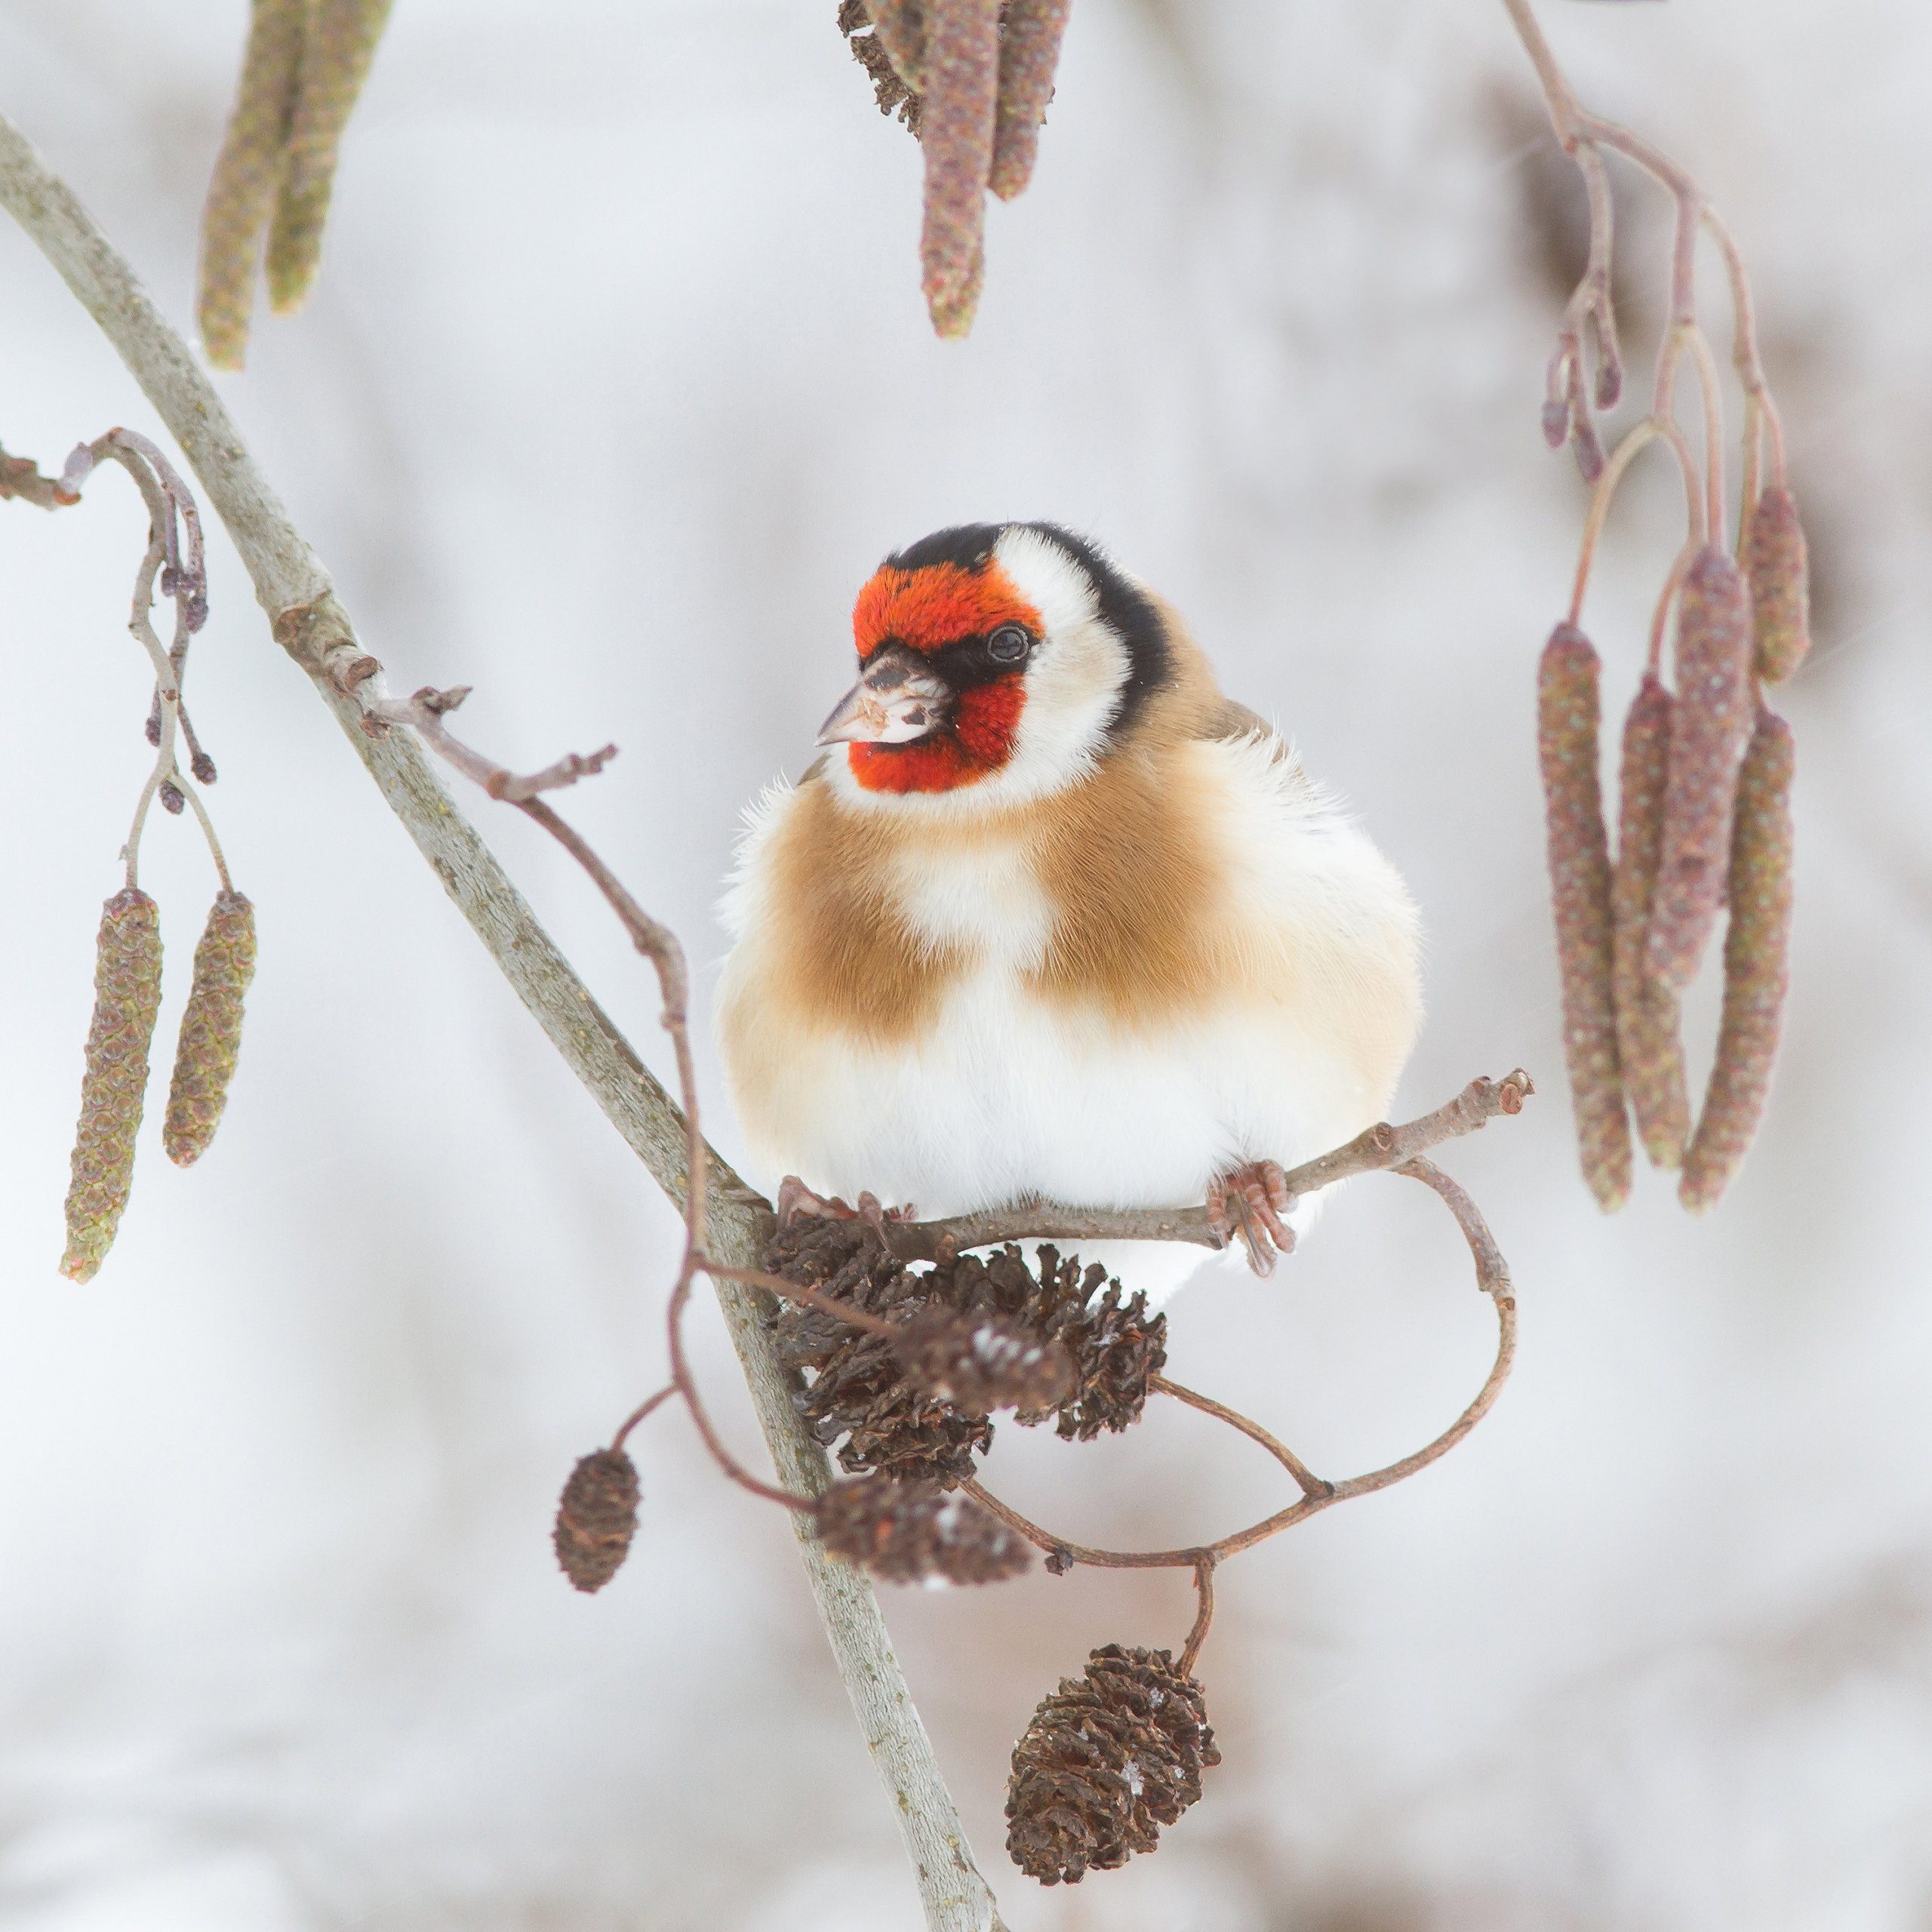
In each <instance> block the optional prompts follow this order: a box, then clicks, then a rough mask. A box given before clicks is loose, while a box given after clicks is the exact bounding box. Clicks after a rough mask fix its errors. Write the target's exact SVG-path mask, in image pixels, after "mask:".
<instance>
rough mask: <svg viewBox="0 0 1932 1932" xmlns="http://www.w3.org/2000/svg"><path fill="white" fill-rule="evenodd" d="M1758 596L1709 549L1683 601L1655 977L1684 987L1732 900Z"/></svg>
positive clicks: (1654, 907) (1656, 905) (1654, 905)
mask: <svg viewBox="0 0 1932 1932" xmlns="http://www.w3.org/2000/svg"><path fill="white" fill-rule="evenodd" d="M1751 653H1752V636H1751V593H1750V592H1749V589H1747V588H1746V585H1745V582H1744V578H1743V574H1741V573H1740V571H1739V570H1738V568H1737V565H1735V564H1734V563H1733V562H1732V561H1731V560H1730V558H1728V557H1727V556H1726V555H1724V552H1722V551H1721V550H1720V549H1717V548H1716V547H1715V546H1714V545H1710V544H1707V545H1706V546H1705V547H1704V548H1703V549H1701V550H1700V551H1699V552H1697V558H1696V560H1695V561H1694V562H1693V563H1692V565H1691V566H1690V571H1689V572H1688V573H1687V574H1686V576H1685V577H1684V588H1683V590H1682V592H1681V595H1679V598H1678V606H1677V709H1676V713H1675V716H1674V717H1673V718H1672V721H1671V732H1670V777H1669V781H1668V783H1666V786H1665V789H1664V802H1663V849H1662V857H1661V859H1660V863H1659V866H1658V871H1657V893H1656V896H1655V897H1654V899H1653V900H1652V902H1651V943H1650V955H1649V957H1650V966H1651V971H1652V972H1653V973H1654V974H1657V976H1658V977H1660V978H1661V979H1663V980H1666V981H1667V982H1668V983H1669V984H1670V985H1672V986H1684V985H1686V984H1687V983H1689V982H1690V980H1691V979H1692V978H1693V977H1695V975H1696V974H1697V961H1698V960H1699V959H1700V958H1701V957H1702V956H1703V950H1704V943H1705V941H1706V940H1708V939H1709V937H1710V933H1711V928H1712V925H1713V924H1715V922H1716V920H1717V915H1718V907H1719V906H1721V904H1722V903H1723V900H1724V874H1725V872H1726V871H1727V869H1728V867H1729V865H1730V816H1731V805H1732V801H1733V798H1734V796H1735V795H1736V792H1737V768H1738V765H1739V764H1740V761H1742V760H1743V756H1744V746H1745V742H1746V740H1747V739H1748V738H1749V737H1750V735H1751V712H1752V699H1751Z"/></svg>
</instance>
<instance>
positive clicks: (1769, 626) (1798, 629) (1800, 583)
mask: <svg viewBox="0 0 1932 1932" xmlns="http://www.w3.org/2000/svg"><path fill="white" fill-rule="evenodd" d="M1744 558H1745V570H1746V574H1748V576H1749V578H1750V580H1751V610H1752V622H1753V624H1754V626H1755V629H1756V632H1757V637H1758V676H1759V677H1761V678H1763V679H1764V681H1765V683H1766V684H1767V685H1775V684H1780V683H1782V682H1783V680H1784V679H1785V678H1788V677H1789V676H1790V675H1791V674H1792V672H1794V671H1795V670H1796V669H1798V666H1799V665H1800V664H1801V663H1804V654H1805V653H1806V652H1807V651H1809V650H1810V648H1811V586H1810V568H1811V567H1810V559H1809V557H1808V556H1807V552H1806V549H1805V544H1804V526H1803V525H1801V523H1799V521H1798V505H1797V503H1796V502H1795V500H1794V499H1793V498H1792V494H1791V492H1790V491H1789V490H1786V489H1783V488H1774V489H1770V490H1767V491H1764V494H1762V495H1761V497H1758V500H1757V502H1756V503H1755V505H1753V506H1752V511H1751V519H1750V521H1749V523H1748V524H1747V525H1746V527H1745V537H1744Z"/></svg>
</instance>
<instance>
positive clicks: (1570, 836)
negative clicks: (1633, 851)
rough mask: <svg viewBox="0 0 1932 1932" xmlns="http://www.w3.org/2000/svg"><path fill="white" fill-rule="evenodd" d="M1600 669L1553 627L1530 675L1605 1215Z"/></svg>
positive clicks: (1569, 1054)
mask: <svg viewBox="0 0 1932 1932" xmlns="http://www.w3.org/2000/svg"><path fill="white" fill-rule="evenodd" d="M1600 674H1601V666H1600V664H1599V663H1598V658H1597V654H1596V652H1595V650H1594V649H1593V648H1592V647H1591V644H1590V641H1589V638H1586V636H1584V635H1583V632H1581V631H1580V630H1579V629H1577V627H1576V626H1575V625H1574V624H1569V623H1563V624H1558V626H1557V627H1556V628H1555V630H1553V631H1552V632H1551V633H1550V635H1549V642H1548V643H1547V644H1546V645H1544V646H1543V662H1542V664H1541V666H1540V670H1539V673H1538V677H1537V748H1538V750H1539V752H1540V757H1541V762H1542V765H1543V797H1544V801H1545V804H1546V810H1547V815H1548V825H1549V878H1550V885H1551V889H1552V895H1553V897H1554V900H1555V912H1556V953H1557V961H1558V966H1559V968H1560V969H1561V973H1562V976H1563V1050H1564V1057H1565V1058H1566V1059H1567V1061H1568V1063H1569V1068H1570V1093H1571V1100H1572V1102H1573V1103H1574V1106H1575V1108H1576V1113H1577V1143H1578V1147H1579V1149H1580V1152H1581V1155H1582V1158H1583V1176H1584V1178H1585V1179H1586V1180H1587V1181H1588V1182H1589V1184H1590V1191H1591V1192H1592V1193H1593V1194H1595V1196H1596V1198H1597V1201H1598V1204H1599V1205H1600V1206H1601V1207H1602V1208H1603V1209H1604V1211H1605V1212H1609V1211H1612V1210H1614V1209H1616V1208H1618V1207H1622V1206H1623V1203H1624V1201H1625V1200H1626V1198H1628V1196H1629V1192H1630V1128H1629V1121H1628V1120H1627V1119H1626V1118H1625V1115H1624V1111H1623V1083H1622V1078H1621V1075H1620V1072H1619V1069H1618V1063H1617V1008H1616V1001H1615V999H1614V995H1613V992H1612V970H1613V969H1612V943H1611V903H1610V850H1609V839H1608V837H1607V835H1606V833H1605V832H1604V823H1603V797H1602V782H1601V777H1600V776H1599V774H1598V752H1597V728H1598V718H1599V709H1600V705H1599V699H1598V678H1599V676H1600Z"/></svg>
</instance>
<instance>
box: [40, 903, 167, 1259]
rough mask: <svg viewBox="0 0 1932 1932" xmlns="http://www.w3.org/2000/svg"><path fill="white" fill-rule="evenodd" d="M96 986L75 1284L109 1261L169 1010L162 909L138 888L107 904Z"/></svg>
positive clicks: (78, 1173) (72, 1217)
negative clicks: (164, 1005)
mask: <svg viewBox="0 0 1932 1932" xmlns="http://www.w3.org/2000/svg"><path fill="white" fill-rule="evenodd" d="M160 1011H161V912H160V909H159V908H158V906H156V905H155V903H154V901H153V900H152V899H150V898H149V897H148V895H147V894H146V893H145V892H143V891H141V890H140V888H138V887H137V886H129V887H128V888H126V889H125V891H120V892H117V893H116V894H115V895H114V897H112V899H110V900H108V902H107V903H106V905H105V906H103V907H102V909H101V915H100V937H99V939H98V940H97V942H96V945H95V954H94V1020H93V1023H92V1024H91V1026H89V1027H88V1044H87V1068H86V1072H85V1074H84V1075H83V1076H82V1083H81V1119H80V1126H79V1129H78V1132H77V1133H76V1134H75V1140H74V1156H73V1178H72V1184H71V1185H70V1186H69V1189H68V1190H67V1251H66V1254H65V1255H63V1257H62V1258H61V1262H60V1272H61V1273H62V1274H63V1275H66V1277H67V1278H68V1279H69V1281H91V1280H92V1279H93V1278H94V1275H95V1274H96V1272H97V1271H98V1270H99V1269H100V1264H101V1263H102V1262H103V1261H104V1260H106V1258H107V1251H108V1250H109V1248H110V1247H112V1246H113V1244H114V1235H115V1230H116V1229H118V1227H119V1226H120V1225H121V1216H122V1211H123V1210H124V1209H125V1207H127V1205H128V1193H129V1192H130V1190H131V1189H132V1187H133V1186H134V1140H135V1137H136V1135H137V1134H138V1133H139V1131H140V1124H141V1113H142V1109H143V1106H144V1105H145V1103H146V1097H147V1087H148V1049H149V1045H150V1044H152V1041H153V1039H154V1023H155V1017H156V1016H157V1015H158V1014H159V1013H160Z"/></svg>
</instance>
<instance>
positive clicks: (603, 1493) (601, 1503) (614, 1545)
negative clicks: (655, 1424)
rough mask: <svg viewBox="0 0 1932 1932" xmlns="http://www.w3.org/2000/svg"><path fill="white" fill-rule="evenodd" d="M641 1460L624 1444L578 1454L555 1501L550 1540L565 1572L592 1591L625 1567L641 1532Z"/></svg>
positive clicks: (580, 1585) (576, 1582)
mask: <svg viewBox="0 0 1932 1932" xmlns="http://www.w3.org/2000/svg"><path fill="white" fill-rule="evenodd" d="M637 1502H638V1481H637V1465H636V1464H635V1463H633V1462H632V1460H631V1459H630V1458H629V1457H628V1456H627V1455H626V1454H624V1452H623V1451H622V1450H621V1449H595V1450H593V1451H592V1452H591V1453H590V1454H589V1455H588V1456H584V1457H580V1458H579V1459H578V1462H577V1467H576V1468H575V1469H573V1470H571V1476H570V1481H568V1482H567V1483H565V1485H564V1494H563V1497H562V1499H561V1500H560V1501H559V1502H558V1505H557V1526H556V1527H555V1530H553V1531H552V1532H551V1537H550V1540H551V1542H552V1544H554V1545H555V1549H556V1552H557V1561H558V1564H559V1565H560V1566H561V1568H562V1570H563V1573H564V1574H565V1576H566V1577H568V1578H569V1579H570V1580H571V1583H573V1584H574V1586H576V1587H577V1589H580V1590H582V1591H583V1592H586V1594H588V1593H589V1592H591V1591H592V1590H601V1589H602V1588H603V1587H604V1586H605V1584H606V1583H608V1582H609V1581H610V1580H611V1578H612V1577H614V1576H615V1575H616V1574H617V1572H618V1571H619V1570H620V1569H621V1568H622V1567H623V1561H624V1558H626V1556H628V1555H629V1554H630V1548H631V1538H632V1537H633V1536H635V1534H637Z"/></svg>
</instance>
